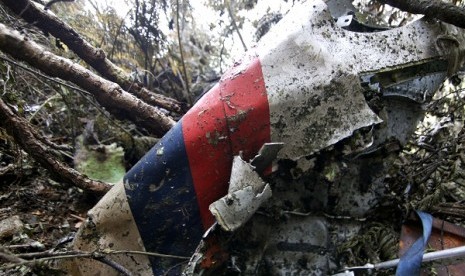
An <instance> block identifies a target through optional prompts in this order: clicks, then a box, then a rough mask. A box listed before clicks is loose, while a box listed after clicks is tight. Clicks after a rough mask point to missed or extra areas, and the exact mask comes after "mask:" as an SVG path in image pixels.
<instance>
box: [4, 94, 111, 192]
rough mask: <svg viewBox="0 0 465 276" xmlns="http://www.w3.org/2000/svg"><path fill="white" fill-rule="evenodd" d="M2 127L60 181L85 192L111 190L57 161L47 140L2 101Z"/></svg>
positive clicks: (106, 184) (108, 186) (102, 183)
mask: <svg viewBox="0 0 465 276" xmlns="http://www.w3.org/2000/svg"><path fill="white" fill-rule="evenodd" d="M0 125H1V126H2V127H3V128H5V129H6V131H7V133H8V134H9V135H10V136H12V137H13V138H14V139H15V141H16V143H18V144H19V145H20V146H21V148H22V149H23V150H24V151H25V152H27V153H28V154H29V155H30V156H31V157H32V158H34V160H35V161H37V162H38V163H39V164H40V165H42V166H43V167H44V168H45V169H47V170H48V171H49V172H50V173H51V175H52V176H54V177H55V178H57V179H58V180H60V181H64V182H66V183H70V184H73V185H74V186H76V187H78V188H81V189H83V190H87V191H92V192H96V193H99V194H104V193H106V192H107V191H108V190H110V188H111V185H109V184H108V183H104V182H100V181H95V180H92V179H89V178H87V177H86V176H84V175H82V174H80V173H79V172H78V171H76V170H74V169H73V168H70V167H69V166H67V165H66V164H65V163H63V162H60V161H59V160H57V157H56V156H54V155H53V153H52V152H53V151H52V150H51V149H50V147H48V146H47V144H46V143H44V142H42V141H43V140H45V138H44V137H42V136H41V135H40V134H39V133H38V132H37V131H36V130H35V129H34V127H33V126H32V125H31V124H29V123H28V122H27V121H26V120H25V119H23V118H21V117H19V116H18V115H16V114H15V113H14V112H13V111H12V110H11V109H10V108H9V107H8V106H7V105H6V104H5V102H4V101H3V100H1V99H0Z"/></svg>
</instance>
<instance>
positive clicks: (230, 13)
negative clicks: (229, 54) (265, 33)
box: [226, 0, 247, 51]
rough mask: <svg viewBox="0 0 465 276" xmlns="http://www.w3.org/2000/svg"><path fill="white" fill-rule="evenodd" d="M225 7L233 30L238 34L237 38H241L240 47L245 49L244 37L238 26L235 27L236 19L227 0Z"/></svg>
mask: <svg viewBox="0 0 465 276" xmlns="http://www.w3.org/2000/svg"><path fill="white" fill-rule="evenodd" d="M226 9H227V10H228V14H229V17H231V23H232V25H233V27H234V30H235V31H236V33H237V34H238V35H239V39H240V40H241V43H242V47H244V51H247V46H246V45H245V42H244V39H243V38H242V35H241V32H240V30H239V27H237V24H236V19H235V18H234V14H233V12H232V9H231V3H230V1H229V0H228V1H226Z"/></svg>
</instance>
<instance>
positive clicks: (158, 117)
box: [0, 24, 175, 135]
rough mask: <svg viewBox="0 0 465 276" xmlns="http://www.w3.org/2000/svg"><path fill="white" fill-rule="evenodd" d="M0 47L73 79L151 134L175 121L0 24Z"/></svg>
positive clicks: (162, 131) (116, 114) (50, 71)
mask: <svg viewBox="0 0 465 276" xmlns="http://www.w3.org/2000/svg"><path fill="white" fill-rule="evenodd" d="M0 49H1V50H2V51H3V52H5V53H8V54H10V55H11V56H13V57H15V58H17V59H20V60H24V61H26V62H27V63H29V64H30V65H32V66H34V67H36V68H38V69H40V70H42V71H43V72H45V73H46V74H48V75H50V76H53V77H58V78H61V79H63V80H67V81H70V82H73V83H74V84H76V85H78V86H79V87H81V88H83V89H84V90H87V91H89V92H90V93H91V94H92V95H93V96H94V97H95V99H96V100H97V101H98V102H99V103H100V104H101V105H102V106H103V107H105V108H106V109H107V110H109V111H110V112H111V113H112V114H114V115H115V116H117V117H119V118H129V119H131V120H132V121H133V122H134V123H135V124H137V125H139V126H142V127H145V128H146V129H147V130H149V131H150V132H151V133H153V134H156V135H163V134H165V133H166V132H167V131H168V130H169V129H170V128H171V127H172V126H173V125H174V123H175V122H174V121H173V120H172V119H171V118H169V117H167V116H165V115H164V114H163V113H161V111H160V110H158V109H157V108H155V107H153V106H150V105H148V104H146V103H144V102H143V101H141V100H140V99H138V98H136V97H135V96H133V95H131V94H129V93H128V92H126V91H124V90H123V89H121V87H120V86H118V85H117V84H115V83H113V82H111V81H108V80H106V79H104V78H101V77H99V76H97V75H96V74H94V73H93V72H91V71H90V70H87V69H86V68H84V67H82V66H81V65H79V64H76V63H73V62H71V61H70V60H68V59H66V58H63V57H60V56H57V55H55V54H53V53H51V52H48V51H46V50H44V49H43V48H42V47H41V46H39V45H38V44H36V43H35V42H33V41H30V40H29V39H28V38H26V37H24V36H22V35H20V34H19V33H18V32H17V31H12V30H10V29H8V28H7V27H6V26H5V25H3V24H0Z"/></svg>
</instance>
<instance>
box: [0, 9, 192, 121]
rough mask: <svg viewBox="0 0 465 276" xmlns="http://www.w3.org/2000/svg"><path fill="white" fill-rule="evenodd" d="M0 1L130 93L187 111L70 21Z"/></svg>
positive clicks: (175, 109) (165, 106) (174, 108)
mask: <svg viewBox="0 0 465 276" xmlns="http://www.w3.org/2000/svg"><path fill="white" fill-rule="evenodd" d="M0 2H2V3H4V4H5V6H7V7H9V8H10V9H11V10H12V11H13V12H14V13H16V14H17V15H19V16H21V17H22V18H23V19H24V20H26V21H27V22H29V23H31V24H34V25H35V26H37V27H39V28H40V29H42V30H43V31H45V32H46V33H50V34H52V35H53V36H54V37H56V38H59V39H60V41H61V42H63V43H64V44H66V45H67V46H68V48H69V49H71V50H72V51H73V52H75V53H76V54H77V55H78V56H79V57H80V58H82V59H83V60H84V61H85V62H87V63H88V64H89V65H90V66H92V68H94V69H95V70H96V71H97V72H98V73H99V74H101V75H102V76H103V77H104V78H106V79H108V80H110V81H113V82H116V83H118V84H119V85H120V86H121V87H122V88H123V89H125V90H126V91H128V92H130V93H133V94H134V95H136V96H137V97H139V98H140V99H142V100H143V101H145V102H146V103H149V104H151V105H155V106H160V107H163V108H164V109H167V110H170V111H174V112H178V113H182V112H184V111H186V110H185V109H186V108H185V106H184V105H183V104H182V103H180V102H178V101H176V100H174V99H171V98H168V97H165V96H163V95H160V94H157V93H154V92H152V91H149V90H147V89H146V88H144V87H143V85H142V84H141V83H139V82H137V81H135V80H133V79H132V78H131V77H130V76H129V75H127V74H126V73H125V72H124V71H123V70H122V69H121V68H119V67H118V66H116V65H115V64H113V63H112V62H111V61H110V60H109V59H108V58H106V56H105V52H104V51H103V50H102V49H98V48H95V47H93V46H92V45H91V44H90V43H89V42H87V41H86V40H84V39H83V38H82V37H81V36H80V35H79V34H78V33H77V32H76V31H75V30H73V29H72V28H71V27H70V26H69V25H67V24H66V23H64V22H63V21H61V20H60V19H59V18H57V17H56V16H55V15H53V14H52V13H48V12H46V11H44V10H42V9H40V8H38V7H37V6H36V5H35V4H33V3H32V2H31V1H29V0H0Z"/></svg>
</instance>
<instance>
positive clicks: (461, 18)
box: [379, 0, 465, 28]
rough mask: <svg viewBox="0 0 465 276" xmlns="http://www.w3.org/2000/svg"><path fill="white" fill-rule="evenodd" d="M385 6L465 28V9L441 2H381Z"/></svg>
mask: <svg viewBox="0 0 465 276" xmlns="http://www.w3.org/2000/svg"><path fill="white" fill-rule="evenodd" d="M379 2H381V3H383V4H388V5H390V6H393V7H396V8H398V9H401V10H403V11H406V12H409V13H415V14H424V15H426V16H428V17H432V18H436V19H439V20H441V21H443V22H446V23H449V24H452V25H455V26H457V27H460V28H465V9H463V8H460V7H458V6H456V5H453V4H450V3H445V2H442V1H439V0H379Z"/></svg>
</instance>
